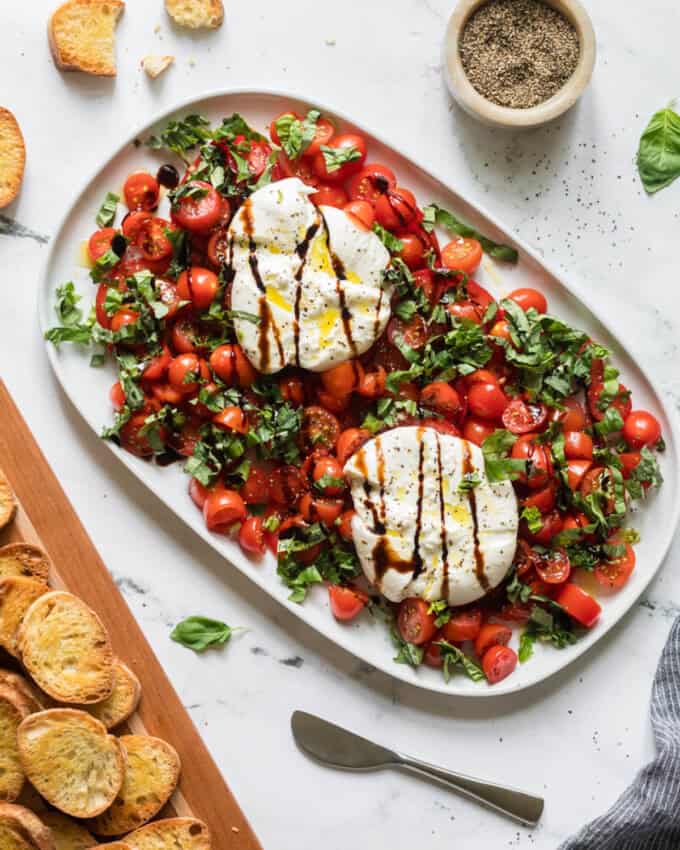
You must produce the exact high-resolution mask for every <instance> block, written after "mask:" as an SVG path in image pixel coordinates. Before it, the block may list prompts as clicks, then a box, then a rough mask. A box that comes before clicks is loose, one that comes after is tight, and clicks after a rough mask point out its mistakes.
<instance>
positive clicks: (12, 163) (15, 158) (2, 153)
mask: <svg viewBox="0 0 680 850" xmlns="http://www.w3.org/2000/svg"><path fill="white" fill-rule="evenodd" d="M25 165H26V145H25V144H24V137H23V135H22V133H21V127H19V124H18V122H17V119H16V118H15V117H14V115H12V113H11V112H10V111H9V109H5V108H4V107H2V106H0V209H2V207H6V206H7V205H8V204H11V203H12V201H13V200H14V199H15V198H16V196H17V195H18V194H19V189H20V187H21V181H22V180H23V179H24V166H25ZM0 501H2V500H1V499H0ZM1 525H2V523H0V526H1Z"/></svg>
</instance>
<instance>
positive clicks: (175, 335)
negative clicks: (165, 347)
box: [170, 316, 202, 354]
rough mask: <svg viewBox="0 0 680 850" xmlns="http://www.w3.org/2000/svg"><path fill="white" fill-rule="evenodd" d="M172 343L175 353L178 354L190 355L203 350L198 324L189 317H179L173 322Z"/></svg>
mask: <svg viewBox="0 0 680 850" xmlns="http://www.w3.org/2000/svg"><path fill="white" fill-rule="evenodd" d="M170 342H171V347H172V349H173V351H175V352H176V353H177V354H188V353H190V352H195V351H198V350H199V349H200V348H202V344H201V343H202V340H201V337H200V334H199V331H198V328H197V326H196V323H195V322H194V321H193V319H191V318H189V317H188V316H179V317H178V318H177V320H176V321H175V322H173V324H172V328H171V330H170Z"/></svg>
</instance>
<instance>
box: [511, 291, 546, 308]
mask: <svg viewBox="0 0 680 850" xmlns="http://www.w3.org/2000/svg"><path fill="white" fill-rule="evenodd" d="M508 298H510V299H511V300H512V301H514V302H515V303H516V304H519V306H520V307H521V308H522V310H524V311H525V312H526V311H527V310H529V309H531V308H532V307H533V309H534V310H536V312H537V313H547V312H548V302H547V301H546V298H545V295H543V293H541V292H539V291H538V290H537V289H528V288H527V289H515V290H514V291H513V292H511V293H510V295H508Z"/></svg>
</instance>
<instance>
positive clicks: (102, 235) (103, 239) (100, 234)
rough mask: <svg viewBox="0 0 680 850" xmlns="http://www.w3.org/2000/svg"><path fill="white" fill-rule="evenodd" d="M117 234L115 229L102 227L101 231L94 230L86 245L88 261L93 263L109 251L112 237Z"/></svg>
mask: <svg viewBox="0 0 680 850" xmlns="http://www.w3.org/2000/svg"><path fill="white" fill-rule="evenodd" d="M117 233H118V231H117V230H116V229H115V227H102V229H101V230H96V231H95V232H94V233H93V234H92V236H90V240H89V242H88V243H87V253H88V254H89V255H90V259H91V260H92V262H93V263H95V262H96V261H97V260H98V259H99V258H100V257H103V256H104V254H105V253H106V252H107V251H109V250H110V249H111V242H112V241H113V237H114V236H115V235H116V234H117Z"/></svg>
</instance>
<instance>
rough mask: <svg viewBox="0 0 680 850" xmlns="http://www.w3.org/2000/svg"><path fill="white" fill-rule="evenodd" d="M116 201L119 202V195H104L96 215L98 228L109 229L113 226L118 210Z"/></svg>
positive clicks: (108, 193)
mask: <svg viewBox="0 0 680 850" xmlns="http://www.w3.org/2000/svg"><path fill="white" fill-rule="evenodd" d="M118 201H120V195H116V193H115V192H107V193H106V197H105V198H104V200H103V201H102V205H101V207H99V212H98V213H97V218H96V221H97V225H98V226H99V227H110V226H111V225H112V224H113V222H114V221H115V218H116V210H117V209H118Z"/></svg>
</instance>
